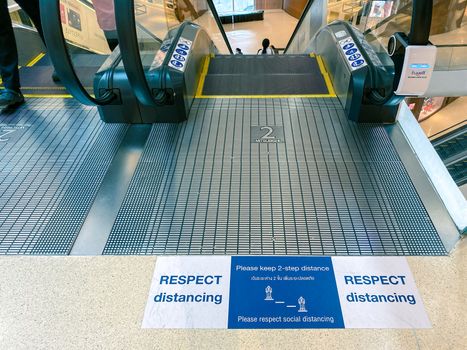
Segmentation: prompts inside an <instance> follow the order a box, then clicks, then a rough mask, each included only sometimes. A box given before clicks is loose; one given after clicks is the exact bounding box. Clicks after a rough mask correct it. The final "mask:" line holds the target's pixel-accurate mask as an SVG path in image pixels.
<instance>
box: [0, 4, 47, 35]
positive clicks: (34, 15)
mask: <svg viewBox="0 0 467 350" xmlns="http://www.w3.org/2000/svg"><path fill="white" fill-rule="evenodd" d="M0 1H2V0H0ZM15 1H16V2H17V3H18V5H19V6H20V7H21V8H22V9H23V10H24V12H26V14H27V15H28V16H29V18H30V19H31V21H32V23H34V25H35V26H36V29H37V32H38V33H39V35H40V37H41V39H42V42H43V43H44V44H45V41H44V34H43V32H42V21H41V16H40V11H39V0H15Z"/></svg>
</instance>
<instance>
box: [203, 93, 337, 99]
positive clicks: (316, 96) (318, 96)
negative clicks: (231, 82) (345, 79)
mask: <svg viewBox="0 0 467 350" xmlns="http://www.w3.org/2000/svg"><path fill="white" fill-rule="evenodd" d="M331 97H336V96H335V95H331V94H322V95H320V94H309V95H201V96H196V98H331Z"/></svg>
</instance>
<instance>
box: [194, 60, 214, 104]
mask: <svg viewBox="0 0 467 350" xmlns="http://www.w3.org/2000/svg"><path fill="white" fill-rule="evenodd" d="M210 61H211V56H209V55H208V56H206V57H205V59H204V65H203V70H202V71H201V77H200V78H199V83H198V89H196V96H197V97H198V96H202V95H203V88H204V80H205V79H206V75H207V74H208V69H209V62H210Z"/></svg>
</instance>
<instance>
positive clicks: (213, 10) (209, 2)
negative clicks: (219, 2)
mask: <svg viewBox="0 0 467 350" xmlns="http://www.w3.org/2000/svg"><path fill="white" fill-rule="evenodd" d="M206 1H207V3H208V6H209V8H210V9H211V12H212V16H213V17H214V20H215V21H216V23H217V27H219V30H220V32H221V34H222V38H223V39H224V42H225V44H226V45H227V49H228V50H229V52H230V54H231V55H233V51H232V47H231V46H230V42H229V39H228V38H227V34H226V33H225V30H224V26H223V25H222V22H221V19H220V17H219V13H218V12H217V9H216V6H214V3H213V2H212V0H206Z"/></svg>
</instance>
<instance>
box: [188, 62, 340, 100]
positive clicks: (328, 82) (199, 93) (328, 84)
mask: <svg viewBox="0 0 467 350" xmlns="http://www.w3.org/2000/svg"><path fill="white" fill-rule="evenodd" d="M210 57H213V56H212V55H211V56H207V57H206V59H205V61H204V66H203V71H202V73H201V78H200V80H199V84H198V89H197V90H196V98H332V97H336V94H335V92H334V88H333V87H332V83H331V79H330V78H329V75H328V73H327V71H326V69H325V68H324V64H323V61H322V60H321V57H319V56H316V55H315V54H313V53H311V54H310V57H316V61H317V62H318V66H319V70H320V72H321V74H322V75H323V77H324V81H325V83H326V87H327V89H328V91H329V93H328V94H302V95H203V88H204V81H205V79H206V75H207V74H208V69H209V62H210Z"/></svg>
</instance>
